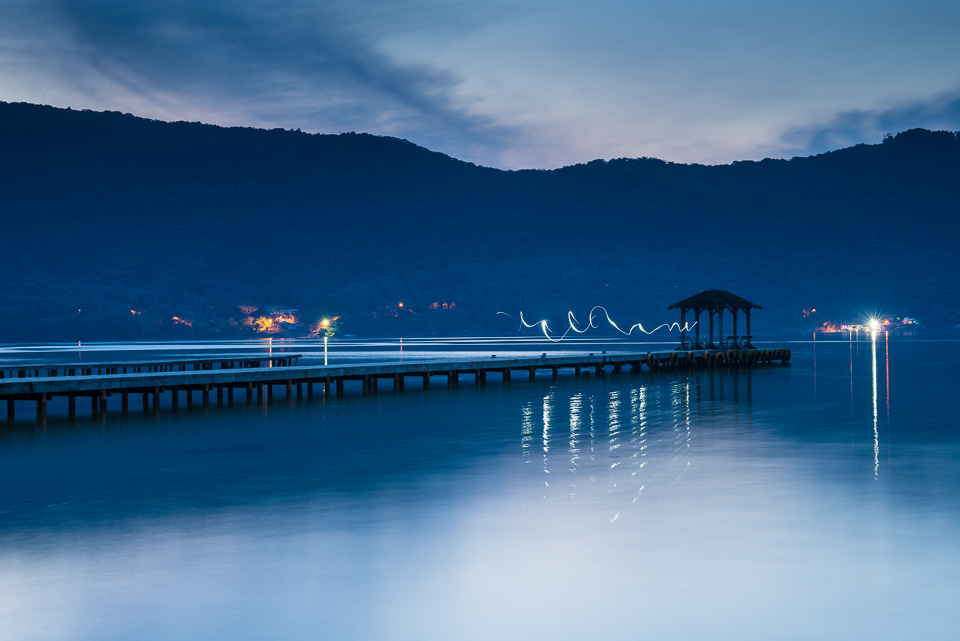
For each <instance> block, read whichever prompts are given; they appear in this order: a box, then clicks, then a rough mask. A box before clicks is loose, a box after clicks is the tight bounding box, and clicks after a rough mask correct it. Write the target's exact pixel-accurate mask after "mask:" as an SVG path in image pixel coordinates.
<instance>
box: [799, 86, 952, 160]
mask: <svg viewBox="0 0 960 641" xmlns="http://www.w3.org/2000/svg"><path fill="white" fill-rule="evenodd" d="M918 127H922V128H925V129H932V130H943V129H945V130H948V131H958V130H960V89H958V90H956V91H951V92H948V93H944V94H941V95H939V96H937V97H936V98H933V99H932V100H926V101H915V102H910V103H904V104H900V105H897V106H894V107H890V108H887V109H873V110H855V111H846V112H842V113H838V114H837V115H836V116H834V117H833V118H832V119H831V120H829V121H828V122H826V123H823V124H815V125H807V126H803V127H797V128H794V129H790V130H788V131H787V132H786V133H785V134H784V135H783V137H782V143H783V146H784V148H785V149H787V150H793V153H794V155H812V154H819V153H823V152H825V151H831V150H834V149H840V148H842V147H849V146H851V145H856V144H858V143H862V142H865V141H869V142H880V140H881V139H882V137H883V136H884V135H886V134H896V133H899V132H901V131H906V130H908V129H915V128H918Z"/></svg>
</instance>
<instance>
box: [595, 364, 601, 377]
mask: <svg viewBox="0 0 960 641" xmlns="http://www.w3.org/2000/svg"><path fill="white" fill-rule="evenodd" d="M594 367H595V369H596V374H597V376H600V375H601V374H603V365H595V366H594Z"/></svg>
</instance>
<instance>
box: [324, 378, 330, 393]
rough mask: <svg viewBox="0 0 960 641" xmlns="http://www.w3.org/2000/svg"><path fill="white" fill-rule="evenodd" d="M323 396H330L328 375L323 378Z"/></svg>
mask: <svg viewBox="0 0 960 641" xmlns="http://www.w3.org/2000/svg"><path fill="white" fill-rule="evenodd" d="M323 398H325V399H327V398H330V377H329V376H328V377H327V378H325V379H323Z"/></svg>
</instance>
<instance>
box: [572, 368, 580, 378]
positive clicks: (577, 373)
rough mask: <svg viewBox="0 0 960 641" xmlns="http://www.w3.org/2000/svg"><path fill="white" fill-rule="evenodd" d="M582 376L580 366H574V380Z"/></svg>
mask: <svg viewBox="0 0 960 641" xmlns="http://www.w3.org/2000/svg"><path fill="white" fill-rule="evenodd" d="M580 376H582V372H581V371H580V366H579V365H574V366H573V377H574V378H580Z"/></svg>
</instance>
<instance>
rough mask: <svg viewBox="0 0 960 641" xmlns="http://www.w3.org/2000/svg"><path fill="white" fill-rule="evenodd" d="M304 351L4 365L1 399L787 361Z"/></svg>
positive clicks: (94, 398)
mask: <svg viewBox="0 0 960 641" xmlns="http://www.w3.org/2000/svg"><path fill="white" fill-rule="evenodd" d="M300 358H301V355H299V354H279V355H270V356H266V355H255V356H243V357H217V358H207V359H200V360H173V361H134V362H127V363H87V364H82V365H81V364H77V363H73V364H59V365H57V364H50V365H42V366H41V365H33V364H31V365H3V366H0V400H5V401H6V405H7V413H6V417H7V424H8V425H12V424H13V422H14V420H15V416H16V413H15V404H16V402H17V401H28V402H31V401H32V402H35V403H36V418H37V422H38V423H41V424H42V423H45V422H46V419H47V403H48V401H50V400H52V399H54V398H55V397H65V398H66V400H67V413H68V417H69V418H70V419H73V418H75V417H76V402H77V398H89V399H90V404H91V405H90V406H91V414H92V415H93V416H95V417H96V416H105V414H106V410H107V399H108V398H109V397H111V396H114V395H119V396H120V403H121V410H122V411H123V412H124V413H126V412H128V410H129V402H130V395H137V394H139V395H140V396H141V403H142V407H143V411H144V412H149V411H150V410H151V409H152V411H153V412H159V408H160V405H161V400H162V399H161V397H162V396H163V397H166V396H169V399H170V406H171V408H173V409H177V408H178V407H179V403H180V397H181V393H183V396H184V398H185V401H186V405H187V407H188V408H189V407H191V406H192V405H193V401H194V394H195V393H196V392H199V393H200V402H201V403H202V405H203V407H208V406H209V405H210V395H211V393H213V394H215V395H216V402H217V404H218V405H222V404H223V403H224V400H225V398H224V397H226V402H228V403H233V402H234V396H235V392H236V391H237V390H239V391H240V394H242V396H243V399H244V401H245V402H246V403H252V402H253V401H254V398H256V402H257V403H263V402H265V401H264V396H266V402H271V401H272V400H273V393H274V388H275V387H276V386H282V387H283V388H284V389H285V396H286V400H287V402H292V401H293V400H294V399H301V398H303V396H304V394H306V396H307V398H313V396H314V391H315V390H314V388H315V386H319V388H320V389H319V393H320V394H322V396H323V398H330V397H331V396H335V397H336V398H343V396H344V392H345V389H344V388H345V385H346V382H347V381H359V382H360V383H361V390H362V394H363V396H369V395H373V394H376V393H377V391H378V389H379V387H380V385H379V382H380V381H381V380H383V379H387V380H389V381H391V382H392V389H393V391H394V392H402V391H404V388H405V382H406V380H407V379H408V378H410V377H413V378H415V379H419V380H420V381H421V382H422V387H423V389H424V390H426V389H429V387H430V385H431V381H432V379H434V378H437V377H439V378H441V379H442V380H444V382H445V383H446V386H447V387H448V388H456V387H458V386H459V385H460V380H461V377H464V376H466V377H469V378H468V380H470V378H472V382H473V383H474V385H476V386H483V385H485V384H486V382H487V377H488V375H490V374H493V375H495V376H498V377H499V379H500V381H501V382H502V383H504V384H506V383H510V382H511V380H512V378H513V376H514V375H516V374H521V375H523V374H526V377H527V379H528V380H530V381H533V380H535V379H536V376H537V374H538V373H544V372H548V373H549V374H550V375H551V376H552V377H553V378H557V377H559V375H560V372H561V371H568V372H569V371H572V372H573V375H574V376H576V377H579V376H581V375H582V373H583V372H584V371H591V372H595V373H596V374H597V375H600V374H603V373H605V372H607V371H609V372H611V373H613V374H620V373H621V372H622V371H623V370H624V368H629V371H630V372H633V373H636V372H640V371H641V369H642V368H643V367H644V366H646V367H647V368H648V369H649V370H654V371H655V370H671V369H682V368H702V367H756V366H762V365H770V364H773V363H786V362H788V361H789V360H790V350H789V349H756V348H754V347H752V346H751V347H750V348H747V347H741V348H739V349H716V350H710V349H676V350H670V351H662V352H646V353H610V354H607V353H600V354H595V353H589V354H582V355H580V354H578V355H565V356H548V355H547V354H546V353H544V354H542V355H541V356H539V357H535V356H531V357H524V358H510V359H507V358H497V357H496V356H494V355H491V356H489V357H486V358H477V359H475V360H443V359H434V360H418V361H407V360H402V361H395V362H384V363H358V364H351V365H329V366H328V365H312V364H304V365H301V364H300V363H299V360H300Z"/></svg>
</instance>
